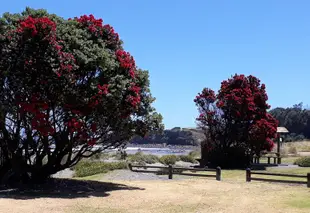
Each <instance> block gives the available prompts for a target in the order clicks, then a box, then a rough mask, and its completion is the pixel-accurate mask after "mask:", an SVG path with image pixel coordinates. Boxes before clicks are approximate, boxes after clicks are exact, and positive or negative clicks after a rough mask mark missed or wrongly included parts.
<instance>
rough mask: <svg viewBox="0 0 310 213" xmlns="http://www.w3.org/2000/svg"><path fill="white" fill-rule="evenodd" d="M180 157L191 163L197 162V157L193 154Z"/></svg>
mask: <svg viewBox="0 0 310 213" xmlns="http://www.w3.org/2000/svg"><path fill="white" fill-rule="evenodd" d="M179 158H180V160H181V161H183V162H189V163H195V162H196V160H195V158H194V157H193V156H191V155H180V156H179Z"/></svg>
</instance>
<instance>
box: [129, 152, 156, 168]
mask: <svg viewBox="0 0 310 213" xmlns="http://www.w3.org/2000/svg"><path fill="white" fill-rule="evenodd" d="M127 159H128V161H129V162H131V163H138V164H139V165H145V164H153V163H157V162H159V157H158V156H156V155H145V154H143V153H142V152H137V153H136V154H134V155H128V158H127Z"/></svg>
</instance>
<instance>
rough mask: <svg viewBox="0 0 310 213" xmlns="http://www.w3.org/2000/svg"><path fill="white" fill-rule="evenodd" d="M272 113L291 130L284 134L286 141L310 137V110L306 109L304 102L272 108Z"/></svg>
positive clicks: (282, 124)
mask: <svg viewBox="0 0 310 213" xmlns="http://www.w3.org/2000/svg"><path fill="white" fill-rule="evenodd" d="M270 114H272V116H273V117H275V118H276V119H277V120H278V121H279V126H284V127H285V128H287V129H288V130H289V132H290V134H289V135H286V136H284V141H299V140H303V139H305V138H308V139H309V138H310V110H309V109H305V108H304V107H303V104H302V103H299V104H295V105H294V106H293V107H287V108H283V107H277V108H274V109H272V110H270Z"/></svg>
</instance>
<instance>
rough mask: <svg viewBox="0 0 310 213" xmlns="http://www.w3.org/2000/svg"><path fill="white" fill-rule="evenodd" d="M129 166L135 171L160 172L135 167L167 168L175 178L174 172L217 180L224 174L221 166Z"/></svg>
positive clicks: (169, 173)
mask: <svg viewBox="0 0 310 213" xmlns="http://www.w3.org/2000/svg"><path fill="white" fill-rule="evenodd" d="M128 167H129V169H130V170H131V171H133V172H146V173H158V171H147V170H136V169H133V168H144V169H148V168H149V169H167V170H168V178H169V179H172V178H173V174H178V175H186V176H199V177H215V178H216V180H217V181H221V175H222V170H221V168H220V167H217V168H216V169H207V168H185V167H173V166H172V165H169V166H141V165H132V164H128ZM176 171H192V172H214V173H215V174H189V173H179V172H176Z"/></svg>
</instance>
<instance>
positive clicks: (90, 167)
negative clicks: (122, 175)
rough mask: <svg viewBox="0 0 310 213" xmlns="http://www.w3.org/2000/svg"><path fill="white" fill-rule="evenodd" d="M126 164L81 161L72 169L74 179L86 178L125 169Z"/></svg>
mask: <svg viewBox="0 0 310 213" xmlns="http://www.w3.org/2000/svg"><path fill="white" fill-rule="evenodd" d="M127 168H128V167H127V163H126V162H124V161H120V162H91V161H81V162H79V163H78V164H77V165H75V166H74V167H73V170H74V171H75V174H74V176H75V177H86V176H90V175H95V174H99V173H106V172H108V171H111V170H116V169H127Z"/></svg>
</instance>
